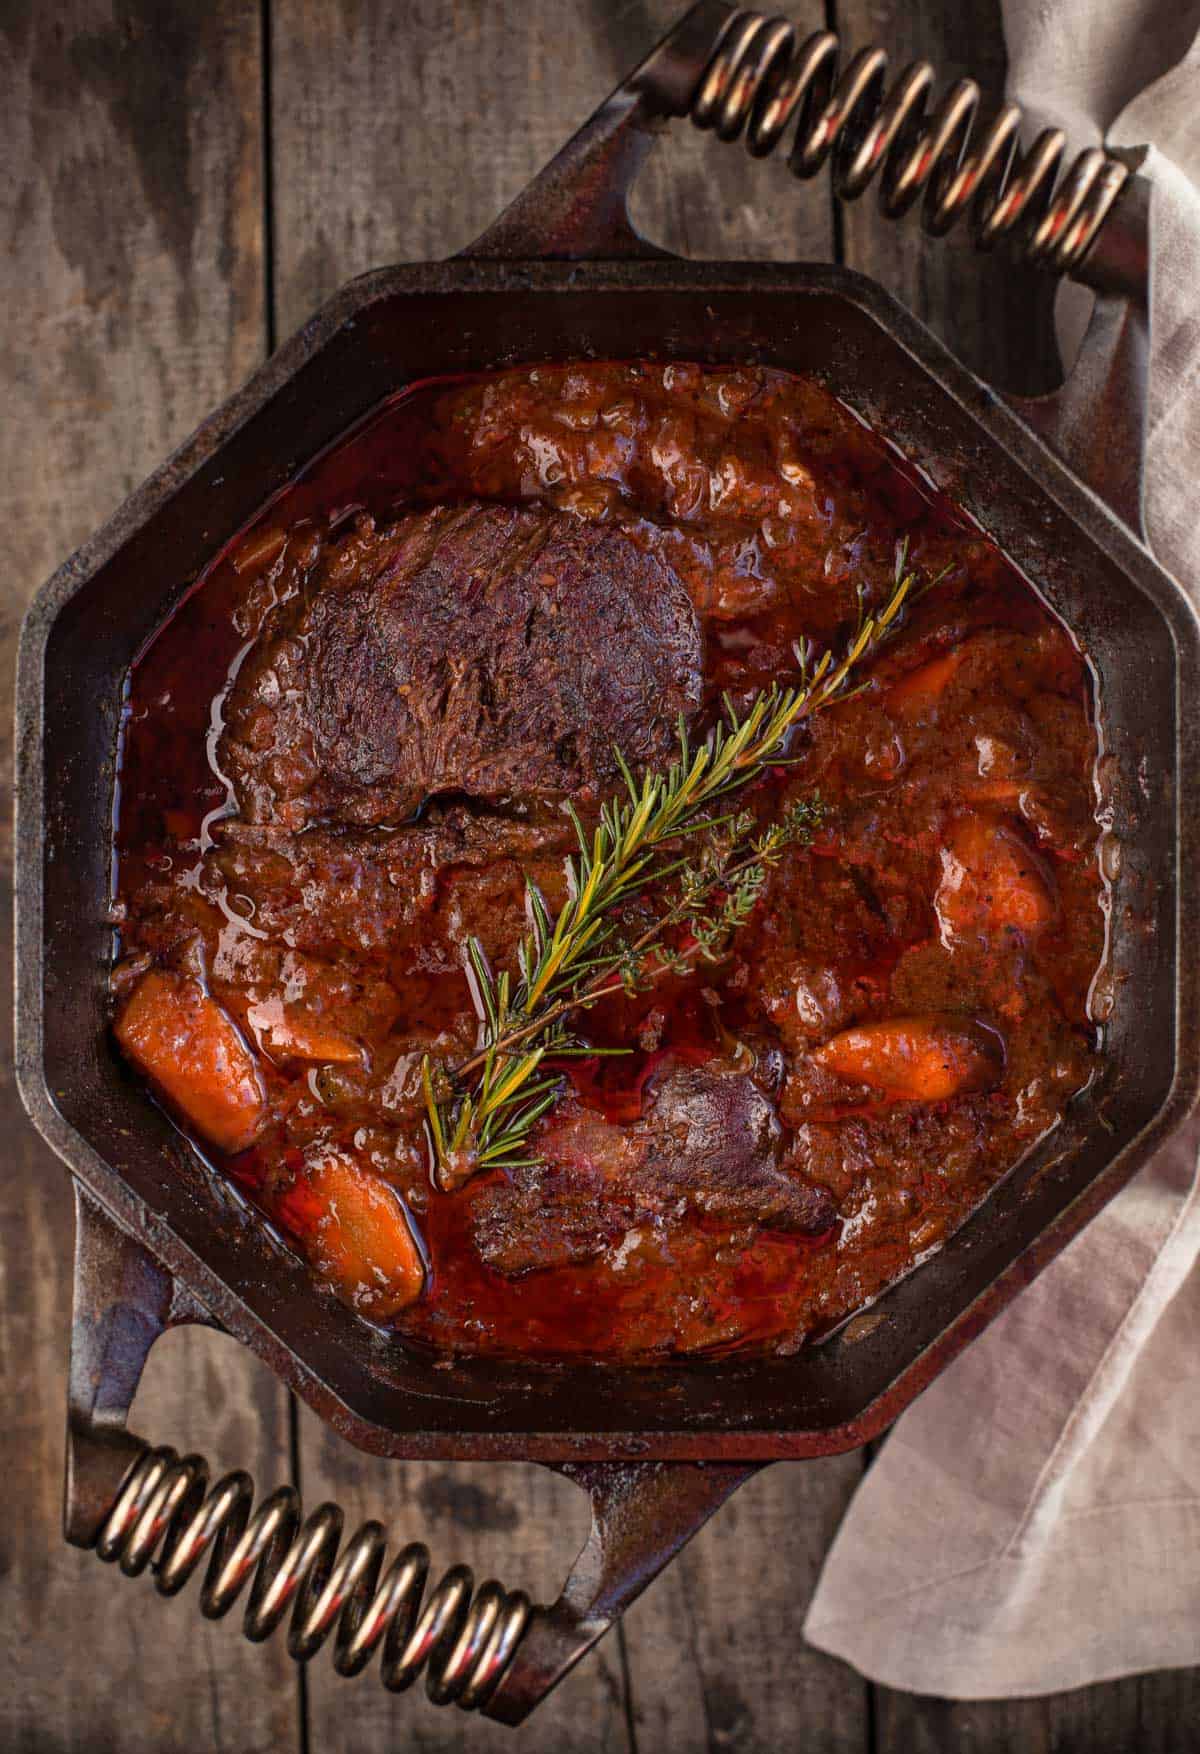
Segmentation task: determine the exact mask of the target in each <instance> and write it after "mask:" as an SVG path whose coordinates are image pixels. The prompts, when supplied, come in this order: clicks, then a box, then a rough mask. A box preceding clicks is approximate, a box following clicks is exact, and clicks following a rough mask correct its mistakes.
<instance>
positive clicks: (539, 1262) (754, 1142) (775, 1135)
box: [475, 1060, 837, 1278]
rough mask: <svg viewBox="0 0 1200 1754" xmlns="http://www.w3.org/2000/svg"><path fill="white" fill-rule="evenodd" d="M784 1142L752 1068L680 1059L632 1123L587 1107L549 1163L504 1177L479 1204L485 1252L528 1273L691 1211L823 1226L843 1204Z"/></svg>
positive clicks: (547, 1148) (491, 1260)
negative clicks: (787, 1163) (795, 1163)
mask: <svg viewBox="0 0 1200 1754" xmlns="http://www.w3.org/2000/svg"><path fill="white" fill-rule="evenodd" d="M782 1139H783V1129H782V1128H781V1127H780V1124H779V1119H778V1117H777V1115H776V1113H775V1108H774V1105H773V1104H772V1102H771V1101H770V1099H769V1098H768V1097H767V1096H765V1095H764V1094H763V1092H762V1091H761V1090H760V1089H759V1088H758V1085H757V1084H756V1083H755V1082H754V1081H753V1079H752V1078H751V1077H749V1076H748V1075H747V1074H746V1073H745V1072H740V1071H735V1070H733V1069H732V1068H730V1067H728V1066H726V1065H723V1064H722V1063H721V1062H720V1061H719V1060H711V1061H709V1062H708V1063H707V1064H705V1065H702V1066H689V1065H687V1064H682V1063H669V1062H668V1063H666V1064H664V1066H663V1067H662V1069H661V1071H660V1072H659V1074H658V1076H657V1077H656V1078H655V1079H654V1081H653V1083H652V1085H651V1086H649V1087H648V1090H647V1100H646V1108H645V1113H644V1115H643V1117H642V1119H641V1120H639V1121H638V1122H636V1123H635V1125H633V1126H632V1127H620V1126H614V1125H613V1124H612V1123H611V1122H609V1121H606V1120H605V1119H604V1118H603V1117H602V1116H600V1115H597V1114H595V1113H592V1112H589V1111H588V1110H587V1109H585V1108H582V1107H580V1108H578V1109H576V1110H575V1112H574V1113H570V1112H567V1113H564V1114H562V1115H561V1116H560V1117H557V1118H556V1119H555V1120H554V1121H552V1122H551V1124H550V1126H549V1127H548V1129H547V1132H546V1136H545V1138H544V1140H543V1143H542V1151H543V1155H544V1158H545V1161H544V1162H543V1163H538V1164H535V1165H533V1166H532V1167H530V1168H529V1169H526V1170H522V1171H518V1172H516V1173H514V1174H513V1175H512V1176H511V1177H510V1178H509V1179H508V1180H504V1181H500V1180H497V1181H496V1182H494V1183H493V1184H491V1185H490V1186H489V1187H488V1188H486V1189H485V1190H484V1192H483V1194H482V1195H481V1196H480V1198H479V1200H478V1201H477V1202H476V1206H475V1236H476V1244H477V1247H478V1249H479V1253H480V1255H481V1256H482V1257H483V1259H484V1260H485V1261H486V1262H487V1264H488V1265H489V1266H490V1267H493V1268H495V1270H496V1271H497V1272H499V1273H503V1274H505V1276H506V1277H508V1278H517V1277H519V1276H520V1275H521V1274H523V1273H530V1272H534V1271H536V1270H538V1269H539V1268H543V1267H545V1266H546V1265H547V1264H553V1265H559V1266H565V1265H567V1264H568V1263H570V1262H573V1261H586V1260H591V1259H593V1258H594V1257H595V1256H596V1255H599V1254H601V1253H603V1251H604V1249H605V1248H607V1247H608V1246H609V1244H610V1243H611V1242H613V1241H614V1240H616V1238H618V1237H619V1236H621V1234H622V1233H623V1232H626V1231H628V1230H629V1229H630V1228H631V1227H635V1226H637V1225H639V1224H653V1223H654V1222H655V1221H656V1220H662V1219H663V1218H666V1217H668V1216H672V1215H673V1216H678V1215H679V1214H680V1213H681V1212H682V1211H684V1210H690V1211H691V1212H692V1213H694V1214H696V1215H697V1216H701V1217H704V1218H709V1219H712V1220H714V1221H717V1222H720V1223H722V1224H724V1225H732V1226H742V1225H747V1226H751V1225H755V1226H757V1225H761V1226H762V1227H763V1228H764V1229H768V1230H781V1231H787V1232H791V1233H794V1234H799V1235H803V1236H817V1235H820V1234H822V1233H823V1232H825V1231H827V1230H829V1229H830V1228H831V1226H832V1225H833V1224H834V1223H836V1221H837V1208H836V1206H835V1205H834V1202H833V1199H832V1196H831V1195H830V1194H829V1192H828V1190H827V1189H825V1188H823V1187H820V1186H818V1185H816V1184H815V1183H812V1182H807V1181H804V1180H803V1179H801V1178H800V1177H799V1176H798V1175H796V1174H795V1173H794V1172H793V1173H788V1172H787V1171H785V1170H783V1169H781V1168H780V1158H781V1155H782V1151H781V1146H782Z"/></svg>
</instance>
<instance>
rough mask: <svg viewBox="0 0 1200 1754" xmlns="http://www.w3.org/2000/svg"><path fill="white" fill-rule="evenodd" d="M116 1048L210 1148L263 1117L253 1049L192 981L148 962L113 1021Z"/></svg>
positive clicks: (228, 1144) (253, 1130)
mask: <svg viewBox="0 0 1200 1754" xmlns="http://www.w3.org/2000/svg"><path fill="white" fill-rule="evenodd" d="M116 1037H117V1040H118V1042H119V1043H120V1045H121V1048H122V1051H123V1052H124V1053H125V1054H126V1055H127V1056H128V1058H129V1059H131V1060H132V1061H133V1063H134V1065H135V1066H137V1067H138V1069H139V1070H140V1071H142V1072H144V1073H145V1075H146V1076H147V1078H149V1079H150V1080H151V1081H152V1082H153V1083H154V1084H156V1085H157V1086H158V1088H159V1090H161V1091H162V1093H163V1095H164V1096H165V1097H166V1098H167V1100H168V1102H170V1103H171V1104H172V1106H173V1107H174V1108H176V1109H178V1110H179V1112H180V1114H181V1115H182V1116H183V1117H184V1119H185V1120H187V1121H190V1123H191V1124H192V1126H193V1127H194V1128H195V1129H196V1131H197V1133H199V1134H200V1136H201V1137H202V1138H203V1139H207V1140H208V1142H209V1144H211V1145H215V1146H216V1147H217V1149H218V1151H227V1152H229V1153H230V1154H231V1155H232V1154H233V1153H235V1152H238V1151H244V1150H245V1149H246V1147H247V1146H248V1145H252V1144H253V1143H254V1140H255V1139H256V1138H257V1137H258V1134H259V1133H260V1132H261V1131H262V1128H263V1124H264V1122H265V1120H266V1117H267V1099H266V1092H265V1091H264V1089H263V1083H262V1079H261V1078H260V1076H259V1072H258V1067H257V1065H256V1064H255V1061H254V1056H253V1054H252V1053H251V1052H250V1049H249V1048H248V1047H247V1046H246V1043H245V1042H244V1041H243V1040H242V1037H241V1034H240V1032H239V1030H238V1028H237V1025H236V1024H235V1023H234V1022H233V1019H232V1018H231V1017H229V1016H227V1015H226V1013H225V1012H224V1011H223V1010H222V1009H221V1007H220V1006H219V1005H218V1004H217V1002H216V1000H215V999H211V998H210V997H209V996H208V994H207V993H206V992H205V991H204V989H203V987H202V986H201V985H200V983H199V981H194V980H191V979H189V978H188V977H187V976H186V975H181V974H167V973H164V972H163V971H162V970H160V969H151V970H150V971H149V973H148V974H144V975H143V976H142V978H141V980H140V981H139V982H138V984H137V986H136V987H135V988H134V989H133V992H132V993H131V994H130V995H129V998H128V1000H127V1001H126V1003H125V1005H124V1007H123V1009H122V1011H121V1014H120V1016H119V1017H118V1019H117V1023H116Z"/></svg>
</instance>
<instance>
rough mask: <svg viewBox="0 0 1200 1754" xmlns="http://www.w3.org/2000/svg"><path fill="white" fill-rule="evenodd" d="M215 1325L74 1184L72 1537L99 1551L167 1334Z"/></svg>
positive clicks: (66, 1505)
mask: <svg viewBox="0 0 1200 1754" xmlns="http://www.w3.org/2000/svg"><path fill="white" fill-rule="evenodd" d="M194 1321H202V1322H207V1323H209V1324H210V1325H211V1322H212V1318H211V1317H210V1316H209V1315H208V1314H207V1312H206V1311H204V1310H202V1309H201V1308H200V1307H199V1305H197V1304H193V1303H192V1301H191V1299H190V1298H189V1297H188V1296H187V1295H186V1293H183V1292H180V1291H179V1290H178V1288H177V1287H176V1285H175V1283H174V1281H173V1279H172V1278H171V1275H170V1274H169V1273H168V1272H167V1271H166V1269H165V1268H164V1267H161V1266H160V1265H159V1264H158V1262H157V1261H156V1260H155V1259H154V1257H153V1256H152V1255H150V1254H148V1253H147V1252H146V1250H145V1249H144V1248H143V1247H142V1245H141V1244H140V1243H138V1242H135V1241H134V1240H133V1238H132V1237H130V1236H127V1235H126V1234H125V1232H124V1231H123V1230H121V1229H120V1228H119V1227H118V1226H117V1225H116V1224H115V1223H114V1222H113V1220H112V1219H111V1218H110V1217H109V1216H108V1213H107V1212H105V1211H104V1209H103V1207H101V1206H99V1205H97V1203H96V1202H95V1200H93V1199H92V1197H91V1196H90V1195H89V1194H88V1193H86V1192H85V1191H84V1189H83V1187H82V1186H81V1185H80V1184H79V1183H78V1182H76V1183H75V1321H74V1326H73V1328H72V1332H71V1361H70V1370H69V1375H68V1384H67V1458H66V1479H65V1491H64V1500H63V1530H64V1533H65V1535H66V1538H67V1540H68V1541H70V1542H72V1543H73V1544H74V1545H75V1546H76V1547H90V1546H91V1545H92V1544H93V1542H94V1540H95V1537H96V1533H97V1531H98V1529H99V1528H100V1526H101V1524H102V1523H103V1521H104V1519H105V1517H106V1516H107V1514H108V1512H109V1510H110V1509H111V1507H112V1502H113V1499H114V1498H115V1497H116V1495H117V1492H118V1490H119V1488H120V1486H121V1483H122V1481H123V1480H124V1478H125V1476H126V1474H127V1473H128V1472H129V1470H130V1468H131V1467H132V1466H133V1465H134V1463H136V1462H137V1460H138V1458H139V1457H140V1456H141V1455H142V1454H143V1452H144V1450H145V1448H146V1446H145V1444H144V1443H143V1442H142V1440H141V1438H139V1437H135V1436H134V1435H133V1433H132V1432H131V1431H130V1430H129V1424H128V1421H129V1410H130V1408H131V1407H132V1405H133V1397H134V1395H135V1394H136V1393H137V1387H138V1383H139V1382H140V1381H141V1377H142V1371H143V1369H144V1368H145V1364H146V1359H147V1358H148V1356H149V1354H150V1348H151V1347H152V1346H153V1344H154V1342H155V1341H156V1340H157V1339H158V1337H159V1335H160V1334H163V1333H165V1331H166V1330H167V1328H169V1327H174V1326H176V1325H178V1324H179V1323H182V1322H194Z"/></svg>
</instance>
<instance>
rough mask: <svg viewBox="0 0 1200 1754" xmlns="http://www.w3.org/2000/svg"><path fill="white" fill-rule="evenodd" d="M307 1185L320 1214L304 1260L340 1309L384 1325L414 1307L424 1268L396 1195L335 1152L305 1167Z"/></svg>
mask: <svg viewBox="0 0 1200 1754" xmlns="http://www.w3.org/2000/svg"><path fill="white" fill-rule="evenodd" d="M308 1185H309V1187H310V1189H311V1190H312V1192H313V1193H314V1194H315V1195H316V1197H317V1199H318V1200H319V1201H320V1203H321V1205H322V1206H323V1208H324V1216H323V1217H322V1218H321V1219H320V1220H319V1222H318V1224H317V1227H316V1230H315V1232H314V1234H313V1235H312V1237H311V1238H310V1239H309V1243H308V1252H309V1258H310V1260H311V1261H312V1264H313V1266H314V1267H315V1268H316V1270H317V1272H318V1273H320V1274H321V1276H322V1278H325V1279H328V1281H329V1282H330V1284H331V1285H332V1286H333V1288H334V1290H335V1291H336V1292H337V1294H338V1296H339V1297H340V1298H341V1299H342V1301H343V1303H348V1304H349V1305H350V1307H351V1308H352V1309H356V1310H358V1312H359V1313H360V1314H361V1315H365V1316H368V1317H370V1318H372V1319H373V1320H375V1321H386V1320H387V1319H388V1318H389V1316H394V1315H395V1314H396V1313H397V1311H398V1310H402V1309H403V1308H404V1307H405V1306H406V1305H407V1304H410V1303H413V1302H415V1301H416V1299H417V1298H418V1297H420V1295H421V1291H422V1288H423V1286H424V1284H425V1263H424V1261H423V1260H422V1258H421V1251H420V1249H419V1248H418V1246H417V1241H416V1238H415V1236H414V1235H413V1232H412V1228H411V1226H410V1225H409V1221H408V1215H407V1213H406V1212H405V1210H404V1207H403V1206H402V1205H401V1203H400V1199H399V1197H398V1196H397V1194H396V1192H395V1190H394V1189H393V1188H390V1187H389V1186H388V1185H387V1183H386V1182H384V1181H380V1180H379V1179H378V1177H376V1176H373V1175H371V1174H370V1172H369V1171H368V1170H365V1169H361V1168H360V1167H359V1165H358V1164H357V1163H355V1162H353V1160H352V1159H351V1158H349V1157H343V1156H341V1155H340V1154H339V1153H338V1152H336V1151H328V1152H326V1153H325V1154H324V1155H323V1156H321V1157H319V1158H318V1159H316V1161H315V1162H310V1164H309V1166H308Z"/></svg>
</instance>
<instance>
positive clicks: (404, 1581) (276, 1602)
mask: <svg viewBox="0 0 1200 1754" xmlns="http://www.w3.org/2000/svg"><path fill="white" fill-rule="evenodd" d="M208 1478H209V1475H208V1465H207V1463H206V1462H205V1461H204V1459H203V1458H202V1457H201V1456H194V1455H192V1456H183V1457H180V1456H178V1455H177V1454H176V1453H175V1451H174V1450H173V1449H170V1448H166V1447H164V1448H161V1449H147V1450H144V1451H143V1453H142V1455H141V1456H140V1457H139V1459H138V1460H137V1461H136V1462H135V1463H134V1464H133V1467H132V1468H131V1469H130V1471H129V1473H128V1474H127V1475H126V1477H125V1480H124V1481H123V1483H122V1485H121V1489H120V1491H119V1492H118V1494H117V1497H116V1500H115V1502H114V1504H113V1507H112V1509H111V1511H110V1512H109V1514H108V1516H107V1517H106V1519H105V1521H104V1523H103V1524H102V1526H101V1528H100V1532H99V1534H98V1535H97V1537H96V1542H95V1547H96V1551H97V1553H98V1554H99V1556H100V1558H101V1559H104V1560H106V1561H108V1562H110V1563H112V1562H116V1563H118V1564H119V1565H120V1567H121V1570H122V1571H123V1572H124V1573H125V1575H126V1576H127V1577H136V1576H137V1575H138V1574H139V1573H140V1572H142V1571H144V1570H145V1569H146V1566H147V1565H148V1564H151V1563H153V1569H154V1571H155V1574H156V1576H155V1581H156V1585H157V1588H158V1591H159V1594H160V1595H164V1596H173V1595H175V1594H176V1592H177V1591H178V1590H181V1589H182V1588H183V1586H184V1584H185V1583H186V1582H187V1581H188V1579H189V1578H190V1577H191V1575H192V1573H193V1572H194V1571H195V1570H196V1568H197V1566H198V1565H199V1564H200V1562H201V1560H202V1559H203V1558H204V1557H205V1555H206V1554H208V1555H209V1564H208V1572H207V1576H206V1578H205V1582H204V1590H203V1594H202V1596H201V1608H202V1611H203V1613H204V1614H205V1615H206V1616H207V1617H208V1618H209V1619H210V1620H217V1619H220V1618H221V1616H222V1615H223V1614H226V1613H228V1611H229V1609H230V1608H232V1607H233V1605H234V1603H235V1602H236V1601H237V1599H238V1597H239V1596H240V1595H241V1593H242V1590H243V1588H244V1587H245V1585H246V1584H247V1583H248V1582H250V1579H251V1577H253V1582H252V1583H251V1586H250V1596H249V1600H248V1602H247V1604H246V1612H245V1618H244V1621H243V1630H244V1631H245V1634H246V1637H247V1638H249V1639H251V1640H253V1641H255V1642H258V1641H259V1640H261V1639H265V1638H269V1637H270V1635H271V1633H272V1632H274V1631H275V1629H276V1628H277V1627H278V1626H279V1624H280V1622H281V1621H282V1620H283V1618H284V1616H285V1615H286V1614H287V1612H288V1610H289V1608H290V1609H291V1611H292V1619H291V1626H290V1628H289V1631H288V1652H289V1654H290V1655H291V1656H293V1657H294V1658H295V1659H296V1661H297V1662H307V1660H308V1659H309V1657H311V1656H314V1655H315V1654H316V1652H317V1651H318V1650H319V1649H320V1648H321V1646H322V1645H323V1644H324V1643H325V1640H326V1639H327V1638H328V1637H329V1635H330V1633H331V1632H333V1633H335V1639H336V1642H335V1647H334V1658H333V1665H334V1668H335V1669H336V1670H337V1672H338V1674H339V1675H356V1674H358V1672H359V1671H360V1670H361V1669H363V1668H365V1667H366V1665H367V1663H368V1662H369V1661H370V1660H371V1657H372V1656H373V1654H374V1652H375V1650H376V1647H377V1646H379V1645H380V1644H382V1646H383V1651H382V1658H381V1679H382V1681H383V1685H384V1686H385V1687H387V1688H389V1689H390V1690H391V1691H392V1692H397V1693H398V1692H403V1691H404V1689H405V1688H407V1687H411V1686H412V1684H413V1682H414V1681H415V1680H417V1678H418V1677H419V1676H420V1674H421V1673H422V1671H425V1672H426V1691H427V1692H428V1694H429V1697H430V1699H432V1700H433V1701H434V1703H435V1704H437V1705H449V1704H452V1703H454V1704H457V1705H459V1706H461V1707H462V1708H463V1709H464V1710H466V1711H469V1710H472V1709H473V1708H475V1707H477V1706H480V1705H483V1704H485V1703H486V1701H487V1700H488V1698H489V1697H490V1695H491V1694H492V1692H493V1691H494V1690H495V1688H496V1686H497V1685H498V1683H499V1681H500V1679H501V1677H502V1676H503V1674H504V1672H505V1670H506V1669H507V1668H508V1665H509V1663H510V1662H511V1661H512V1658H513V1655H514V1653H515V1651H516V1649H517V1646H518V1644H519V1643H520V1642H521V1638H522V1636H523V1634H524V1632H525V1628H526V1626H527V1625H528V1622H529V1618H530V1614H531V1613H532V1603H531V1602H530V1599H529V1597H528V1596H527V1595H525V1594H524V1593H523V1592H522V1591H520V1590H512V1591H506V1590H505V1589H504V1588H503V1587H502V1586H501V1585H500V1584H498V1583H495V1582H488V1583H484V1584H482V1585H481V1586H480V1588H479V1589H478V1590H474V1579H473V1578H472V1575H471V1572H470V1570H469V1569H468V1567H467V1566H465V1565H456V1566H454V1567H452V1568H451V1569H450V1570H449V1571H447V1572H446V1573H445V1575H444V1576H443V1577H442V1578H441V1579H440V1580H439V1581H438V1583H437V1584H436V1585H435V1586H434V1587H433V1589H432V1590H430V1592H429V1594H428V1599H427V1600H426V1601H425V1603H424V1606H423V1607H422V1597H423V1595H424V1592H425V1583H426V1580H427V1577H428V1574H429V1553H428V1550H427V1549H426V1548H425V1547H424V1546H423V1545H422V1544H421V1543H420V1542H417V1541H414V1542H412V1543H411V1544H410V1545H409V1546H407V1547H403V1548H401V1549H400V1551H399V1552H398V1553H396V1554H395V1556H394V1557H393V1558H392V1560H391V1562H390V1564H387V1565H386V1568H385V1555H386V1547H387V1536H386V1532H385V1530H384V1529H383V1527H382V1525H381V1524H379V1523H376V1522H367V1523H364V1524H363V1525H362V1527H361V1528H359V1529H356V1530H355V1532H354V1533H353V1534H352V1535H351V1536H350V1537H349V1539H348V1540H347V1541H346V1542H345V1544H344V1545H343V1546H341V1551H340V1553H339V1544H340V1542H341V1535H342V1525H343V1517H342V1513H341V1511H340V1510H339V1509H338V1507H337V1506H336V1505H334V1504H322V1505H319V1506H318V1507H317V1509H316V1510H315V1511H313V1512H312V1514H311V1515H310V1516H309V1517H307V1518H304V1517H303V1513H302V1511H301V1506H300V1500H299V1498H298V1496H297V1494H296V1493H295V1492H294V1491H293V1490H292V1488H291V1487H290V1486H281V1487H280V1488H279V1489H278V1491H276V1492H273V1493H272V1494H271V1495H270V1497H269V1498H266V1499H264V1500H263V1502H262V1503H261V1504H260V1505H259V1506H258V1508H257V1509H255V1510H252V1509H251V1505H252V1502H253V1498H254V1482H253V1481H252V1480H251V1478H250V1476H249V1475H248V1474H246V1473H243V1472H241V1471H237V1472H234V1473H231V1474H226V1475H225V1476H224V1478H223V1479H221V1480H218V1481H217V1483H216V1485H215V1486H214V1487H213V1488H212V1490H211V1492H210V1491H209V1490H208Z"/></svg>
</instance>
